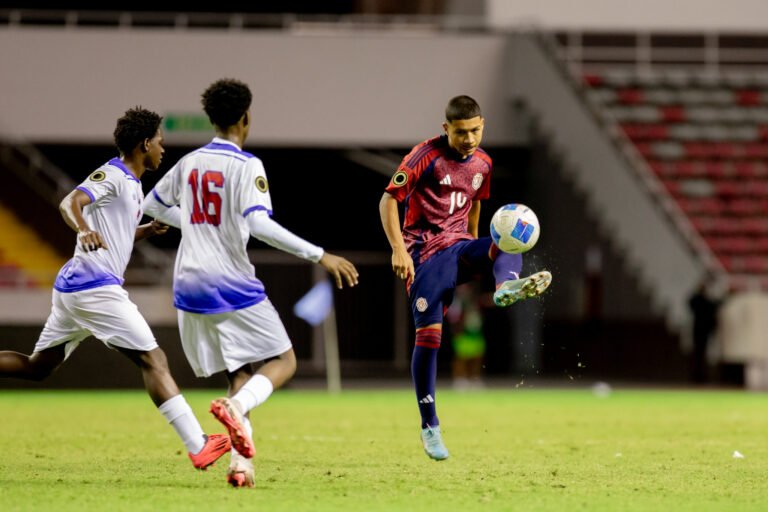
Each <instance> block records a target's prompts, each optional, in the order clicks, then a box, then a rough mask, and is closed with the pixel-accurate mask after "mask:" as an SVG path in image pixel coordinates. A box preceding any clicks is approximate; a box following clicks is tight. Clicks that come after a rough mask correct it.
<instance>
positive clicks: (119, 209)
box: [53, 158, 144, 293]
mask: <svg viewBox="0 0 768 512" xmlns="http://www.w3.org/2000/svg"><path fill="white" fill-rule="evenodd" d="M77 189H78V190H81V191H83V192H85V193H86V194H87V195H88V197H90V198H91V203H90V204H88V205H86V206H85V208H83V218H84V219H85V221H86V222H87V223H88V225H89V226H90V227H91V229H92V230H93V231H96V232H98V233H99V235H101V238H102V240H104V243H105V244H106V246H107V249H103V248H102V249H99V250H96V251H84V250H83V249H82V248H81V247H80V244H79V243H78V244H76V246H75V255H74V256H73V257H72V259H71V260H69V261H68V262H67V263H65V264H64V266H63V267H62V268H61V270H60V271H59V274H58V275H57V276H56V281H55V282H54V285H53V287H54V288H55V289H56V290H58V291H60V292H64V293H71V292H78V291H81V290H87V289H90V288H96V287H98V286H105V285H109V284H117V285H122V284H123V274H124V273H125V268H126V267H127V266H128V260H130V258H131V252H132V251H133V242H134V238H135V237H136V228H137V227H138V225H139V222H140V221H141V216H142V202H143V200H144V192H143V191H142V189H141V182H140V181H139V180H138V178H136V177H135V176H134V175H133V174H132V173H131V172H130V171H129V170H128V168H127V167H126V166H125V164H123V162H122V161H121V160H120V159H119V158H113V159H112V160H110V161H109V162H107V163H106V164H104V165H102V166H101V167H99V168H98V169H97V170H96V171H94V172H93V173H91V175H90V176H88V178H86V180H85V181H83V182H82V183H81V184H80V185H79V186H78V187H77Z"/></svg>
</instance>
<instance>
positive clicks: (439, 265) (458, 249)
mask: <svg viewBox="0 0 768 512" xmlns="http://www.w3.org/2000/svg"><path fill="white" fill-rule="evenodd" d="M491 243H492V242H491V238H490V237H483V238H478V239H477V240H462V241H461V242H457V243H455V244H453V245H452V246H451V247H448V248H447V249H443V250H442V251H440V252H438V253H436V254H435V255H433V256H431V257H430V258H429V259H428V260H427V261H425V262H423V263H421V264H419V265H417V266H416V277H415V278H414V280H413V283H412V284H411V286H410V288H409V290H408V296H409V298H410V301H411V312H412V313H413V320H414V323H415V324H416V327H417V328H420V327H426V326H428V325H432V324H442V323H443V314H444V308H448V306H450V305H451V302H453V294H454V291H455V289H456V287H457V286H458V285H460V284H463V283H466V282H468V281H470V280H471V279H472V278H473V277H474V276H476V275H480V274H483V273H484V272H492V271H493V260H491V258H490V256H489V254H488V253H489V251H490V249H491Z"/></svg>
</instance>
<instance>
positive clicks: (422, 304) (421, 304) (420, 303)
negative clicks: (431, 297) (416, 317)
mask: <svg viewBox="0 0 768 512" xmlns="http://www.w3.org/2000/svg"><path fill="white" fill-rule="evenodd" d="M427 307H429V304H427V299H425V298H424V297H419V298H418V299H416V311H418V312H419V313H423V312H425V311H426V310H427Z"/></svg>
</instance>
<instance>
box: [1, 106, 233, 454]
mask: <svg viewBox="0 0 768 512" xmlns="http://www.w3.org/2000/svg"><path fill="white" fill-rule="evenodd" d="M161 120H162V118H161V117H160V116H159V115H157V114H156V113H154V112H151V111H149V110H145V109H143V108H141V107H136V108H134V109H131V110H128V111H127V112H126V113H125V115H124V116H123V117H121V118H120V119H118V121H117V127H116V128H115V132H114V137H115V143H116V145H117V148H118V149H119V151H120V157H119V158H113V159H112V160H110V161H109V162H107V163H106V164H104V165H102V166H101V167H99V168H98V169H97V170H96V171H94V172H93V173H92V174H91V175H90V176H89V177H88V178H87V179H86V180H85V181H84V182H83V183H82V184H80V186H78V187H77V188H76V189H75V190H73V191H72V192H71V193H70V194H69V195H67V196H66V197H65V198H64V200H63V201H62V202H61V205H60V207H59V209H60V210H61V214H62V216H63V217H64V220H65V221H66V223H67V224H68V225H69V227H71V228H72V229H73V230H75V231H76V232H77V239H78V243H77V244H76V247H75V254H74V256H73V257H72V259H71V260H69V261H68V262H67V263H66V264H65V265H64V266H63V267H62V268H61V270H60V271H59V274H58V276H57V277H56V281H55V283H54V285H53V286H54V290H53V298H52V302H53V306H52V308H51V314H50V316H49V317H48V321H47V322H46V323H45V327H44V328H43V332H42V333H41V334H40V338H39V339H38V341H37V344H36V345H35V349H34V352H33V353H32V355H29V356H28V355H26V354H20V353H18V352H12V351H0V377H16V378H22V379H32V380H43V379H45V378H46V377H48V376H49V375H51V374H52V373H53V372H54V371H55V370H56V369H57V368H58V367H59V365H60V364H61V363H63V362H64V360H65V359H67V357H69V356H70V355H71V354H72V352H73V351H74V350H75V348H77V346H78V345H79V344H80V342H81V341H83V340H84V339H85V338H87V337H88V336H90V335H93V336H95V337H96V338H98V339H99V340H101V341H102V342H103V343H104V344H105V345H107V346H108V347H109V348H112V349H115V350H117V351H118V352H120V353H122V354H124V355H125V356H127V357H128V359H130V360H131V361H133V362H134V363H135V364H136V365H137V366H138V367H139V368H140V369H141V373H142V376H143V378H144V386H145V387H146V389H147V392H148V393H149V396H150V398H151V399H152V401H153V402H154V403H155V405H156V406H157V407H158V409H159V410H160V413H161V414H162V415H163V416H164V417H165V418H166V419H167V420H168V422H169V423H170V424H171V425H172V426H173V428H174V429H175V430H176V432H177V434H178V435H179V437H180V438H181V440H182V442H183V443H184V445H185V446H186V448H187V451H188V452H189V457H190V459H191V460H192V463H193V464H194V466H195V467H196V468H198V469H205V468H207V467H208V466H210V465H211V464H213V463H214V462H215V461H216V460H217V459H218V458H219V457H221V456H222V455H224V454H225V453H227V452H228V451H229V450H230V447H231V443H230V439H229V436H227V435H223V434H212V435H210V436H206V435H205V434H204V433H203V429H202V428H201V427H200V423H199V422H198V420H197V418H196V417H195V415H194V413H193V412H192V409H191V408H190V406H189V404H187V401H186V400H185V399H184V397H183V396H182V395H181V393H180V392H179V388H178V387H177V386H176V382H175V381H174V380H173V377H172V376H171V373H170V370H169V369H168V362H167V359H166V357H165V353H164V352H163V350H162V349H161V348H160V347H159V346H158V344H157V342H156V341H155V337H154V336H153V335H152V331H151V330H150V329H149V326H148V325H147V322H146V321H145V320H144V317H143V316H141V313H139V310H138V309H137V308H136V305H135V304H134V303H133V302H131V300H130V299H129V298H128V293H127V292H126V291H125V289H124V288H123V287H122V284H123V273H124V272H125V267H126V266H127V265H128V260H129V259H130V256H131V251H132V250H133V243H134V241H137V240H141V239H144V238H147V237H149V236H153V235H157V234H163V233H165V232H166V231H167V230H168V226H165V225H163V224H161V223H159V222H157V221H153V222H151V223H149V224H143V225H139V222H140V221H141V217H142V201H143V199H144V193H143V191H142V188H141V182H140V181H139V180H140V178H141V176H142V175H143V174H144V172H145V171H146V170H150V171H154V170H156V169H157V168H158V166H159V165H160V161H161V160H162V157H163V153H164V152H165V150H164V149H163V144H162V143H163V134H162V130H161V129H160V122H161Z"/></svg>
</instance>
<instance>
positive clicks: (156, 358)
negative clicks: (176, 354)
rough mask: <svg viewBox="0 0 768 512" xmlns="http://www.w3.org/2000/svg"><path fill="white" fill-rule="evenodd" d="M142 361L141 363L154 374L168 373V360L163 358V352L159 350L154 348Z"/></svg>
mask: <svg viewBox="0 0 768 512" xmlns="http://www.w3.org/2000/svg"><path fill="white" fill-rule="evenodd" d="M141 359H142V363H144V365H145V366H146V367H147V368H149V369H150V370H153V371H156V372H163V373H170V370H169V369H168V358H167V357H165V352H163V350H162V349H161V348H156V349H154V350H150V351H149V352H146V353H145V354H144V355H143V357H142V358H141Z"/></svg>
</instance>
